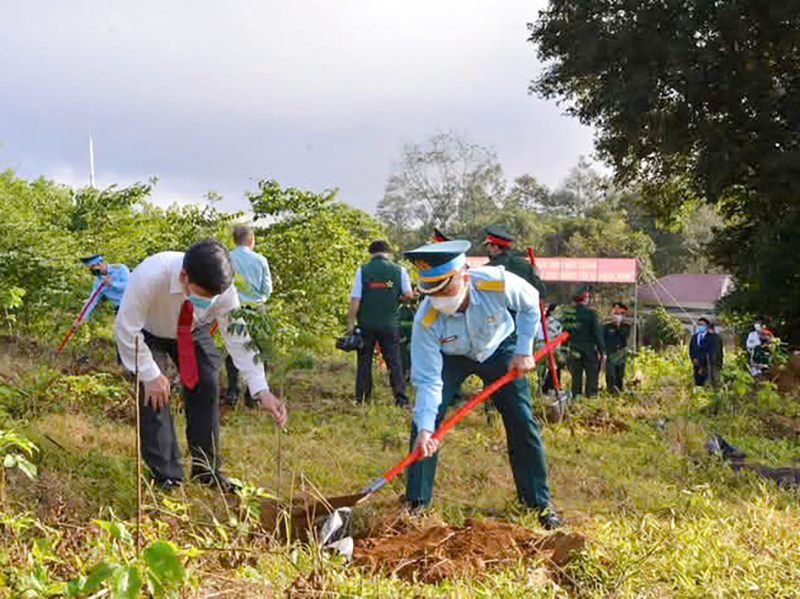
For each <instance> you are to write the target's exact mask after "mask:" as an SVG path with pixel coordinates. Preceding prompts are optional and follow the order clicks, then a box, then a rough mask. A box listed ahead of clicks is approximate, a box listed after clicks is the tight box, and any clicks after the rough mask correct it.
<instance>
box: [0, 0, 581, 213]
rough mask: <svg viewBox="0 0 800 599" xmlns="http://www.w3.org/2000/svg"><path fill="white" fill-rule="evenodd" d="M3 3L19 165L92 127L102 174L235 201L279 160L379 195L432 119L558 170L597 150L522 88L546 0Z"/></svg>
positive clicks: (355, 194) (42, 162)
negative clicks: (531, 35)
mask: <svg viewBox="0 0 800 599" xmlns="http://www.w3.org/2000/svg"><path fill="white" fill-rule="evenodd" d="M7 4H8V6H4V9H3V12H4V18H3V20H2V22H0V36H2V39H3V40H4V54H5V55H6V56H7V57H10V58H11V60H6V61H4V62H0V80H2V81H3V82H4V91H3V94H2V95H0V141H2V142H5V144H6V146H5V148H3V152H2V154H0V155H2V156H5V157H6V159H7V160H8V161H9V162H10V163H12V164H16V163H21V164H24V165H25V168H26V170H27V171H35V170H36V169H39V171H38V172H45V173H46V170H45V169H50V168H53V165H65V164H66V165H69V166H70V167H71V168H73V169H75V171H76V172H80V170H81V168H82V166H81V165H83V164H85V151H86V150H85V147H86V146H85V144H86V137H87V135H88V133H89V131H91V132H92V133H93V134H94V136H95V139H96V141H97V145H98V160H97V162H98V173H104V176H105V175H111V174H113V175H114V176H120V177H122V178H123V179H124V180H126V181H130V180H135V179H136V178H137V177H139V176H140V175H141V174H142V173H147V175H146V176H145V178H146V177H147V176H150V175H158V176H159V178H160V180H161V182H162V184H163V185H164V186H165V187H168V188H169V189H171V190H176V193H178V195H180V196H185V197H192V196H196V197H198V198H199V197H201V196H202V194H203V193H204V192H205V191H206V190H207V189H212V188H213V189H218V190H220V191H223V190H224V195H225V196H226V198H228V199H227V200H226V204H225V205H226V206H228V207H231V208H242V207H244V206H246V203H245V202H244V200H243V195H242V192H243V191H244V190H245V189H248V188H253V183H252V179H253V178H254V177H274V178H276V179H278V180H279V181H281V182H282V183H284V184H291V185H297V186H301V187H307V188H313V189H320V188H326V187H340V188H341V191H342V194H341V195H342V198H343V199H345V200H348V201H350V202H352V203H354V204H355V205H358V206H360V207H364V208H368V209H372V208H374V206H375V205H376V203H377V201H378V200H379V199H380V197H381V195H382V192H383V186H384V184H385V181H386V177H387V176H388V174H389V172H390V169H391V165H392V162H393V160H394V159H396V158H397V156H398V154H399V152H400V151H401V149H402V145H403V143H405V142H409V141H421V140H422V139H424V138H425V137H426V136H427V135H429V134H431V133H433V132H434V131H436V130H440V129H456V130H459V131H463V132H465V133H466V134H468V135H469V136H470V137H471V138H472V139H474V140H475V141H477V142H479V143H484V144H487V145H490V146H492V147H493V148H494V149H495V150H496V151H497V152H498V154H499V156H500V158H501V161H502V162H503V164H504V166H505V167H506V170H507V171H508V173H509V174H511V175H516V174H520V173H521V172H531V173H532V174H534V175H536V176H537V177H539V178H540V179H542V180H544V181H545V182H547V183H549V184H551V185H554V184H555V183H556V182H557V181H558V180H560V179H561V178H562V177H563V176H564V174H566V172H567V170H568V168H569V166H571V165H572V164H573V163H574V162H575V161H576V159H577V156H578V155H579V154H581V153H584V154H585V153H588V152H590V151H591V131H589V130H588V129H586V128H584V127H581V126H580V125H579V124H578V123H576V122H574V121H572V120H569V119H566V118H565V117H562V116H561V115H560V114H559V110H558V108H557V107H555V106H553V105H552V104H548V103H545V102H542V101H539V100H536V99H534V98H531V97H529V96H528V95H527V83H528V80H529V79H530V78H531V77H532V76H533V75H535V73H536V71H537V69H538V68H539V67H538V66H537V63H536V61H535V56H534V52H533V48H532V47H531V46H530V44H528V43H526V41H525V40H526V37H527V32H526V29H525V23H526V22H527V21H530V20H533V19H535V17H536V11H537V9H538V8H540V7H542V6H543V4H544V2H543V0H539V2H531V1H526V0H492V1H491V2H487V1H486V0H436V1H435V2H431V1H423V0H406V1H404V2H387V1H376V0H370V1H366V0H364V1H362V0H337V1H336V2H330V1H329V0H325V1H323V0H293V1H292V2H286V1H285V0H284V1H277V0H261V1H252V2H243V1H236V0H234V1H228V2H225V3H220V2H207V1H196V0H195V1H191V2H189V1H187V0H170V2H155V1H154V0H144V1H139V2H125V1H122V0H109V1H100V0H97V1H84V2H79V1H74V2H69V3H66V2H60V1H58V0H40V1H38V2H35V3H33V2H18V3H7ZM101 165H102V166H101ZM37 174H38V173H37ZM47 174H49V173H47Z"/></svg>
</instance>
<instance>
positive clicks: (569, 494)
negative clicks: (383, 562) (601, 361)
mask: <svg viewBox="0 0 800 599" xmlns="http://www.w3.org/2000/svg"><path fill="white" fill-rule="evenodd" d="M73 350H74V351H87V350H85V349H84V348H83V347H79V346H76V348H73ZM88 351H89V352H90V361H91V363H93V364H100V365H101V366H100V367H98V368H95V369H89V368H87V367H86V366H85V365H80V364H77V362H76V361H75V360H74V359H73V358H70V357H65V358H60V359H55V358H54V357H53V356H51V355H42V354H40V353H38V352H33V353H30V352H28V353H26V352H20V351H17V350H15V349H13V348H12V349H8V348H7V350H6V351H2V350H0V385H2V387H0V388H5V389H6V391H5V393H4V394H3V395H0V400H2V402H3V405H4V406H5V409H4V411H3V412H0V414H4V416H3V422H4V423H3V426H2V428H9V427H12V426H13V427H14V428H15V429H16V430H18V431H20V432H23V433H24V434H26V435H27V436H28V437H29V438H30V439H31V440H33V441H34V442H35V443H37V445H38V446H39V448H40V450H41V451H40V453H39V456H38V466H39V476H38V479H37V480H36V481H27V479H25V478H24V477H22V476H21V475H19V474H18V473H14V472H9V482H10V483H11V484H10V485H9V499H8V503H7V505H5V506H3V518H4V524H2V526H0V531H1V534H2V536H3V538H4V540H5V541H6V543H5V548H0V572H3V574H2V578H0V582H2V581H5V589H4V590H0V597H4V596H7V597H11V596H22V595H21V594H20V589H21V588H23V587H22V583H21V582H20V581H23V580H25V576H26V575H27V574H29V573H30V572H31V571H32V568H34V567H35V565H36V564H35V561H36V560H35V559H34V561H31V560H32V559H33V558H31V557H30V556H31V555H34V553H35V552H33V551H32V548H33V547H35V546H37V545H36V542H37V540H38V541H39V543H41V542H42V540H43V539H50V545H51V546H52V551H51V552H50V554H48V553H47V552H44V553H42V555H43V556H44V557H42V558H41V559H40V561H41V562H42V563H44V564H45V566H46V571H47V576H49V577H50V579H52V580H56V581H66V580H68V579H71V578H74V577H76V576H77V575H79V574H80V573H82V572H84V573H85V572H86V571H87V569H88V568H90V567H91V566H92V565H93V564H94V563H96V562H97V561H99V560H100V559H104V558H105V559H108V555H109V554H110V553H113V551H114V549H113V547H112V545H111V544H110V543H109V541H108V540H107V539H106V538H105V537H104V533H103V532H102V530H100V528H99V527H98V526H96V525H94V524H93V520H94V519H97V518H102V519H110V520H113V519H118V520H120V521H129V522H130V521H131V520H132V519H133V518H134V516H135V483H134V465H135V459H134V447H135V439H134V429H133V427H132V424H131V423H132V420H131V414H132V410H133V404H132V403H131V401H130V396H129V394H128V392H127V383H126V382H125V380H124V379H123V378H122V377H121V376H120V372H119V370H118V369H117V368H116V367H115V366H114V365H113V364H111V363H110V362H109V360H112V361H113V353H110V352H109V351H108V348H107V347H103V346H102V345H101V344H96V345H92V346H91V347H90V348H89V350H88ZM729 371H730V373H732V374H731V375H730V376H729V377H728V379H727V380H728V382H727V383H726V386H725V388H724V389H723V390H721V391H720V392H719V393H711V392H709V391H707V390H705V389H701V390H696V389H693V388H692V387H691V376H690V374H691V373H690V370H689V366H688V360H687V359H686V358H685V356H683V355H681V354H680V353H679V352H677V351H673V352H668V353H666V354H654V353H652V352H643V353H642V354H641V355H640V357H639V358H638V359H637V360H636V361H635V362H634V363H632V364H631V365H630V367H629V377H628V378H629V381H630V382H631V385H630V388H629V390H628V391H626V393H625V394H624V395H623V396H620V397H609V396H607V395H601V396H600V397H599V398H596V399H593V400H585V401H583V402H582V403H580V404H579V405H576V406H574V408H573V410H572V412H571V415H570V418H569V419H568V420H567V421H565V422H562V423H560V424H550V425H548V426H546V427H545V428H544V432H543V435H544V442H545V447H546V449H547V453H548V456H547V457H548V468H549V477H550V485H551V489H552V491H553V499H554V501H555V503H556V505H557V506H558V507H559V509H560V510H561V512H562V513H563V515H564V516H565V519H566V522H567V526H568V528H570V529H574V530H578V531H581V532H583V533H585V534H586V535H587V536H588V538H589V543H588V545H587V549H586V550H585V552H584V554H583V555H582V556H581V557H580V558H579V559H578V560H576V561H575V562H573V563H572V564H571V565H570V566H568V567H567V569H566V570H565V571H563V572H561V573H559V574H558V575H557V576H555V577H548V576H543V575H542V572H543V570H542V569H541V567H540V566H541V564H535V563H534V564H530V563H529V564H524V563H521V564H518V565H517V566H515V567H512V568H507V569H504V570H501V571H496V572H493V573H491V574H489V575H488V576H487V577H485V578H483V579H480V580H472V579H462V580H452V581H447V582H445V583H441V584H439V585H436V586H431V585H423V584H411V583H408V582H402V581H399V580H397V579H393V578H384V577H377V576H376V577H372V576H370V577H366V576H364V575H362V574H361V573H360V572H358V571H357V570H355V569H353V568H351V567H348V566H347V565H346V564H344V563H342V562H341V560H339V559H337V558H332V557H329V556H324V555H320V554H318V553H316V552H315V551H314V550H313V549H309V548H307V547H302V546H300V545H298V544H287V543H284V542H280V541H277V540H274V539H269V538H265V537H264V535H262V534H260V533H259V532H258V529H257V527H256V526H255V517H256V516H257V514H255V513H254V512H253V510H251V509H249V507H248V506H247V505H245V506H244V507H243V506H241V505H239V504H237V502H235V501H230V500H227V501H226V500H225V499H224V498H223V497H221V496H220V495H219V494H217V493H214V492H213V491H211V490H208V489H205V488H201V487H198V486H196V485H184V487H183V488H182V489H181V491H180V492H179V493H176V494H174V495H172V496H168V497H165V496H163V495H161V494H159V493H154V492H152V491H148V492H147V493H146V495H145V503H146V506H147V518H146V522H145V527H144V528H145V533H146V536H147V538H148V539H154V538H156V537H160V538H167V539H170V540H172V541H173V542H174V543H175V544H176V547H178V548H179V550H180V551H181V552H182V553H181V556H182V559H183V562H184V564H185V565H186V568H187V572H188V578H187V580H186V582H185V583H184V585H183V588H182V591H181V593H182V594H181V596H185V597H210V596H225V594H228V596H236V597H262V596H281V595H282V594H284V593H286V591H287V589H288V588H290V586H291V584H292V582H293V581H294V580H296V579H297V578H298V577H305V578H308V577H310V576H311V575H312V572H316V576H315V577H314V578H313V579H312V580H313V585H312V587H309V588H313V589H315V591H314V592H315V593H316V594H315V595H314V594H306V595H295V596H321V597H322V596H325V597H361V596H364V597H414V598H416V597H509V598H510V597H581V598H584V597H585V598H590V597H592V598H594V597H597V598H600V597H631V598H633V597H637V598H640V597H654V598H656V597H794V596H797V595H798V594H800V591H797V590H796V589H797V588H800V563H799V562H800V558H798V555H800V553H799V550H800V535H799V534H798V533H799V532H800V530H798V529H799V528H800V524H798V522H800V508H798V501H797V500H798V493H797V492H796V491H788V490H782V489H779V488H778V487H777V486H775V485H774V484H773V483H771V482H770V481H766V480H762V479H759V478H757V477H756V476H755V475H753V474H752V473H735V472H733V471H732V470H731V469H730V468H729V467H728V466H727V465H726V464H724V463H720V462H719V460H717V459H716V458H714V457H711V456H708V455H707V453H706V452H705V450H704V448H703V444H704V443H705V441H706V440H707V438H708V436H709V435H710V433H711V432H714V431H717V432H719V433H720V434H722V435H723V436H725V437H726V438H727V439H728V440H729V441H731V442H733V443H735V444H737V445H739V446H740V447H741V448H742V449H744V450H745V451H746V452H747V453H748V455H749V456H750V457H752V458H754V459H758V460H759V461H762V462H764V463H767V464H769V465H783V466H785V465H789V464H790V460H791V458H793V457H796V456H798V455H800V453H798V444H797V439H796V438H771V437H770V436H769V433H768V426H767V425H766V424H765V423H766V422H767V420H768V417H769V415H770V414H776V413H777V414H785V415H795V413H796V410H797V408H796V400H795V398H791V397H781V396H779V395H777V394H776V393H775V392H774V391H771V390H770V389H766V390H761V391H756V390H754V389H752V388H751V387H750V386H748V385H742V380H741V377H740V376H739V373H738V372H737V371H736V369H735V368H734V367H733V365H730V369H729ZM737 377H739V378H737ZM353 378H354V364H352V363H351V361H350V360H348V359H346V358H342V357H341V355H338V356H322V357H317V358H316V359H315V360H314V363H313V366H312V367H311V368H308V369H305V370H295V371H293V372H291V373H289V374H288V375H287V377H286V379H285V380H284V381H273V386H274V387H275V388H276V389H277V388H279V387H281V386H282V387H283V389H284V395H285V396H286V398H287V400H288V402H289V405H290V409H291V416H290V422H289V425H288V427H287V428H286V429H285V430H284V431H283V433H281V435H282V438H281V439H280V447H281V456H280V464H281V472H280V473H279V470H278V463H279V461H278V456H277V450H278V446H279V440H278V432H277V430H276V429H275V428H274V427H273V426H272V424H271V420H270V419H269V418H268V417H267V416H266V415H265V414H262V413H260V412H258V411H255V410H250V409H245V408H241V409H237V410H234V411H230V412H226V413H225V414H224V416H223V427H222V431H221V443H222V450H223V455H224V459H225V462H224V466H223V468H224V471H225V472H226V473H227V474H229V475H232V476H235V477H238V478H241V479H243V480H247V481H250V482H252V483H254V484H255V485H259V486H261V487H263V488H265V489H266V490H267V491H268V492H269V493H271V494H274V495H281V496H283V497H288V496H290V495H292V494H296V493H298V492H301V491H302V490H303V489H304V488H305V489H306V490H308V489H310V488H312V487H314V488H316V489H319V490H320V491H322V492H324V493H325V494H329V495H335V494H347V493H352V492H354V491H355V490H356V489H358V488H359V487H360V486H361V485H362V484H364V483H365V482H368V481H369V480H371V479H372V478H374V477H375V476H377V475H379V474H380V473H382V472H383V471H384V470H385V469H386V468H387V467H388V466H390V465H391V464H393V463H394V462H395V461H396V460H397V459H398V458H399V457H401V456H402V455H403V454H404V452H405V451H406V449H407V442H408V428H409V417H410V415H409V413H408V412H406V411H404V410H402V409H400V408H396V407H394V406H393V405H391V397H390V394H389V392H388V389H387V387H386V386H385V385H381V384H377V386H376V387H377V391H376V393H377V395H376V398H375V402H374V404H372V405H369V406H365V407H361V406H355V405H353V404H352V402H351V401H350V399H349V398H350V397H351V396H352V387H353ZM179 403H180V402H178V401H176V402H174V405H173V408H172V409H173V411H174V413H175V415H176V418H177V430H178V431H180V433H179V434H180V441H181V444H182V446H183V447H184V449H185V442H184V438H183V433H182V431H183V426H184V419H183V413H182V409H181V407H180V405H179ZM279 482H280V486H281V487H282V488H279ZM436 484H437V487H436V496H435V502H434V506H433V508H432V510H433V513H432V514H431V515H432V516H434V517H438V518H442V519H444V520H446V521H448V522H451V523H454V524H459V523H461V522H462V521H463V520H464V518H466V517H468V516H475V515H477V516H484V515H491V516H493V517H499V518H503V519H507V520H509V521H512V522H515V523H518V524H520V525H523V526H526V527H530V528H534V529H536V528H537V524H536V521H535V518H534V517H533V516H532V515H531V514H529V513H526V512H525V511H524V510H521V509H520V508H519V507H518V506H517V505H516V504H515V501H514V487H513V483H512V479H511V472H510V468H509V466H508V460H507V455H506V449H505V438H504V432H503V428H502V425H501V423H500V419H499V418H498V419H496V420H495V421H494V422H492V423H488V422H487V419H486V417H485V416H484V414H483V410H481V409H478V410H476V411H475V412H474V413H473V414H471V415H469V416H468V417H467V418H466V419H465V421H464V422H463V423H462V424H460V425H459V426H458V427H456V429H455V430H454V431H453V432H452V434H450V435H449V436H448V437H447V438H446V440H445V443H444V446H443V448H442V456H441V460H440V467H439V472H438V476H437V481H436ZM402 492H403V481H402V480H397V481H395V482H393V483H392V484H391V485H389V487H388V488H387V489H385V490H383V491H382V492H381V494H380V495H378V496H376V497H374V498H372V499H371V500H370V501H369V502H367V503H366V504H365V505H364V506H363V507H361V508H359V510H358V514H357V518H358V523H359V526H361V527H363V526H364V525H365V524H366V523H367V522H368V521H370V520H372V519H374V518H379V517H381V516H382V515H385V514H387V513H392V512H396V511H398V509H399V500H400V496H401V494H402ZM24 513H28V514H30V515H32V516H33V517H34V520H35V521H36V522H37V525H35V526H34V525H29V526H27V528H25V527H21V525H20V526H17V525H15V524H13V521H14V520H13V519H14V518H19V517H20V514H24ZM10 522H11V523H10ZM45 526H46V527H49V528H46V529H43V528H42V527H45ZM43 530H45V531H46V532H43ZM43 551H44V550H43ZM47 555H51V557H47ZM36 559H39V558H36ZM0 586H3V585H2V584H0ZM37 592H38V591H37ZM304 592H306V593H310V592H311V591H309V590H308V588H307V589H306V591H304ZM215 593H217V594H218V595H215ZM28 596H30V597H38V596H47V595H46V593H40V594H38V595H37V594H29V595H28Z"/></svg>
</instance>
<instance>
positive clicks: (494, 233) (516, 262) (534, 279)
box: [483, 225, 547, 297]
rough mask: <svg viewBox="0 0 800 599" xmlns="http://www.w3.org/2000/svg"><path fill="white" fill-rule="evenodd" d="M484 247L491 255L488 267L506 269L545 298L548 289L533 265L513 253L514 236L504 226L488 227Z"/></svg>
mask: <svg viewBox="0 0 800 599" xmlns="http://www.w3.org/2000/svg"><path fill="white" fill-rule="evenodd" d="M483 245H485V246H486V253H487V254H489V263H488V264H487V266H502V267H504V268H505V269H506V270H507V271H509V272H513V273H514V274H515V275H517V276H518V277H522V278H523V279H525V280H526V281H528V283H530V284H531V285H533V287H534V288H535V289H536V291H538V292H539V297H544V296H545V294H546V293H547V288H546V287H545V285H544V283H543V282H542V280H541V279H540V278H539V275H538V274H537V273H536V269H535V268H534V267H533V265H532V264H531V263H530V262H528V261H527V260H525V259H524V258H520V257H519V256H515V255H514V254H512V253H511V250H512V248H513V246H514V236H513V235H511V234H510V233H508V232H507V231H506V230H505V229H504V228H503V226H502V225H489V226H488V227H486V240H485V241H484V242H483Z"/></svg>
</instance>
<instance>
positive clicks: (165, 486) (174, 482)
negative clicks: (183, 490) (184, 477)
mask: <svg viewBox="0 0 800 599" xmlns="http://www.w3.org/2000/svg"><path fill="white" fill-rule="evenodd" d="M153 486H154V487H156V488H157V489H160V490H162V491H164V492H165V493H171V492H172V491H174V490H175V489H177V488H178V487H180V486H181V479H179V478H163V479H161V478H154V479H153Z"/></svg>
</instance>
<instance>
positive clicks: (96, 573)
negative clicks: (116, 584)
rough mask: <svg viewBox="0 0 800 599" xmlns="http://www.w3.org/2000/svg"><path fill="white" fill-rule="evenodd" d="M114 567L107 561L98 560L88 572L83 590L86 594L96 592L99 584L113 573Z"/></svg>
mask: <svg viewBox="0 0 800 599" xmlns="http://www.w3.org/2000/svg"><path fill="white" fill-rule="evenodd" d="M114 570H115V567H114V566H112V565H111V564H109V563H108V562H100V563H99V564H97V565H96V566H95V567H94V568H92V571H91V572H90V573H89V576H88V577H87V579H86V584H85V585H84V586H83V592H84V593H86V594H90V593H96V592H97V591H98V590H100V586H101V585H102V584H103V583H104V582H105V581H106V580H108V579H109V578H111V577H112V576H113V575H114Z"/></svg>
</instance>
